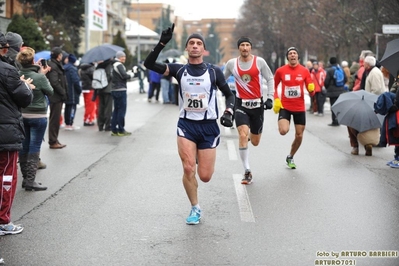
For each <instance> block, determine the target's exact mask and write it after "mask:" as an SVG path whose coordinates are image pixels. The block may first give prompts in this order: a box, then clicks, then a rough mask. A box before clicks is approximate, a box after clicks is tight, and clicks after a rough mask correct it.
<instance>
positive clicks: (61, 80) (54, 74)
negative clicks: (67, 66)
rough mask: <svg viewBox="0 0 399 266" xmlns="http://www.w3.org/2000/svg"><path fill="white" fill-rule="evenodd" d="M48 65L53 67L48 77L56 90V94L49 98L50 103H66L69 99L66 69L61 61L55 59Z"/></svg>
mask: <svg viewBox="0 0 399 266" xmlns="http://www.w3.org/2000/svg"><path fill="white" fill-rule="evenodd" d="M47 64H48V65H49V66H50V67H51V70H50V71H49V72H47V74H46V76H47V78H48V80H49V81H50V84H51V87H53V89H54V94H53V95H52V96H50V97H49V99H50V102H51V103H59V102H65V101H66V100H67V99H68V94H67V81H66V77H65V70H64V67H63V66H62V63H61V62H60V61H57V60H56V59H54V58H51V59H50V60H49V61H48V62H47Z"/></svg>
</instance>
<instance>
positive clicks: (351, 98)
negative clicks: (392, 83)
mask: <svg viewBox="0 0 399 266" xmlns="http://www.w3.org/2000/svg"><path fill="white" fill-rule="evenodd" d="M377 99H378V95H376V94H372V93H370V92H367V91H364V90H359V91H352V92H347V93H343V94H341V95H340V96H339V97H338V99H337V101H336V102H335V103H334V105H333V106H332V107H331V110H332V111H333V112H334V114H335V115H336V116H337V120H338V123H340V124H342V125H346V126H348V127H351V128H354V129H356V130H357V131H359V132H363V131H367V130H370V129H374V128H380V127H381V125H382V122H383V121H384V116H382V115H379V114H376V113H375V112H374V102H376V101H377Z"/></svg>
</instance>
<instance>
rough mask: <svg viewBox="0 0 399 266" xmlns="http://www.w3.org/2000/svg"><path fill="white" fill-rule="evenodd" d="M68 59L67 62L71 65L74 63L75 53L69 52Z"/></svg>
mask: <svg viewBox="0 0 399 266" xmlns="http://www.w3.org/2000/svg"><path fill="white" fill-rule="evenodd" d="M68 59H69V63H71V64H72V65H73V64H75V62H76V60H77V59H76V57H75V55H73V54H69V55H68Z"/></svg>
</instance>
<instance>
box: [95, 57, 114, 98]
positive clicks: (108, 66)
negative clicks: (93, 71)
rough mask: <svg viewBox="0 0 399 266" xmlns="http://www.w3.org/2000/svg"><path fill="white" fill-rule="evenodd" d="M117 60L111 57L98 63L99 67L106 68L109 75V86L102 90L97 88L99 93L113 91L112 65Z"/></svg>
mask: <svg viewBox="0 0 399 266" xmlns="http://www.w3.org/2000/svg"><path fill="white" fill-rule="evenodd" d="M115 62H116V61H115V60H112V59H109V60H106V61H104V62H101V63H100V64H98V65H97V68H104V69H105V72H106V73H107V77H108V86H107V87H106V88H104V89H102V90H95V92H96V93H98V94H103V93H111V90H112V65H113V64H114V63H115Z"/></svg>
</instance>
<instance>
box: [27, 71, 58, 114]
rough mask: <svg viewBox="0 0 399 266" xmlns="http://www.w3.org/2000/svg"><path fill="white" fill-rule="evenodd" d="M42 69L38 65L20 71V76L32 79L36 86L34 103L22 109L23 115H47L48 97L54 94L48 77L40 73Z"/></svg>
mask: <svg viewBox="0 0 399 266" xmlns="http://www.w3.org/2000/svg"><path fill="white" fill-rule="evenodd" d="M39 70H40V67H39V66H37V65H29V66H24V67H22V68H21V70H20V71H19V74H20V75H24V76H25V79H27V78H31V79H32V80H33V82H32V83H33V85H35V86H36V88H35V89H33V90H32V92H33V101H32V103H31V104H30V105H29V106H28V107H26V108H22V113H25V114H47V106H48V99H47V98H46V96H51V95H53V93H54V90H53V87H51V85H50V82H49V81H48V79H47V77H46V76H45V75H43V74H41V73H38V72H39Z"/></svg>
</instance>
